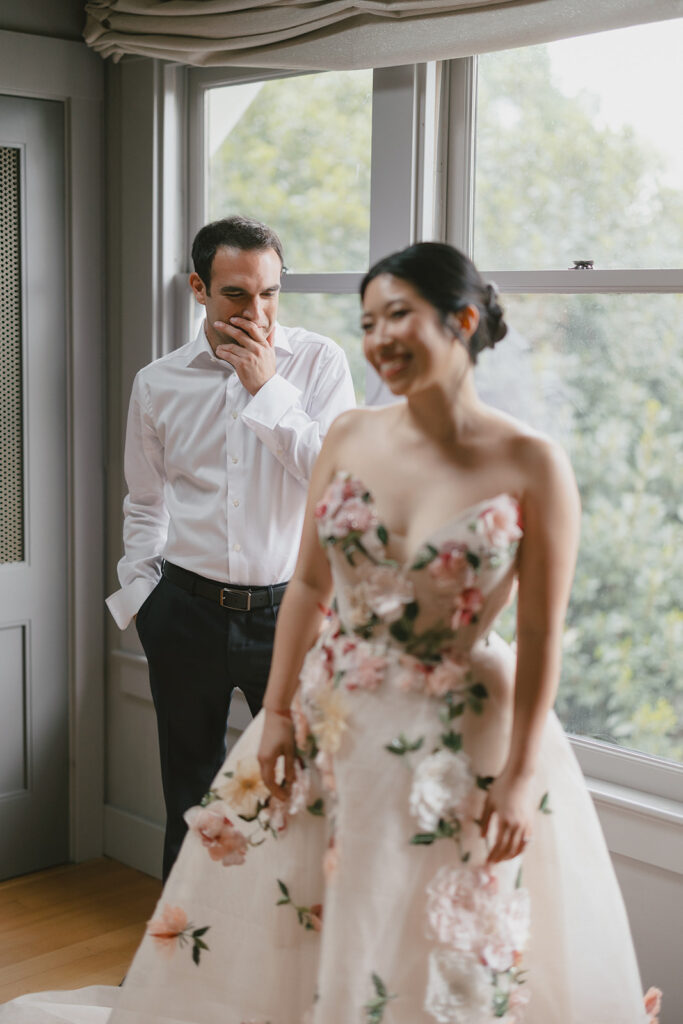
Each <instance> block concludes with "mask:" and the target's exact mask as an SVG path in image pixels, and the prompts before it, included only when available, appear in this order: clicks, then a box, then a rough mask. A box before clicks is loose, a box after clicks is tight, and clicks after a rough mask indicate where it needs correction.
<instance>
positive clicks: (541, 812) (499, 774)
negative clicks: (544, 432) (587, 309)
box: [0, 243, 659, 1024]
mask: <svg viewBox="0 0 683 1024" xmlns="http://www.w3.org/2000/svg"><path fill="white" fill-rule="evenodd" d="M361 295H362V300H363V314H362V317H363V319H362V327H363V343H364V349H365V355H366V357H367V359H368V360H369V362H370V363H371V365H372V366H373V367H374V368H375V369H376V370H377V372H378V373H379V375H380V377H381V378H382V379H383V381H384V382H385V383H386V384H387V385H388V386H389V388H390V389H391V391H392V392H393V393H394V395H396V396H400V397H402V398H403V399H404V400H403V401H402V402H399V403H397V404H394V405H391V406H388V407H385V408H380V409H362V410H355V411H353V412H350V413H346V414H344V415H343V416H341V417H340V418H339V419H338V420H337V421H336V422H335V424H334V425H333V427H332V429H331V430H330V432H329V434H328V436H327V438H326V441H325V444H324V446H323V450H322V452H321V454H320V457H319V459H318V462H317V465H316V468H315V472H314V475H313V479H312V481H311V487H310V493H309V499H308V508H307V514H306V521H305V526H304V532H303V537H302V541H301V549H300V554H299V560H298V564H297V569H296V572H295V575H294V577H293V579H292V582H291V584H290V585H289V588H288V590H287V594H286V597H285V600H284V602H283V605H282V609H281V612H280V616H279V620H278V627H277V634H276V642H275V650H274V657H273V667H272V670H271V676H270V680H269V683H268V688H267V691H266V696H265V701H264V711H263V712H261V714H259V716H258V717H257V718H256V719H255V721H254V722H253V723H252V725H251V726H250V727H249V728H248V729H247V731H246V732H245V733H244V735H243V736H242V737H241V739H240V741H239V742H238V744H237V746H236V747H235V749H234V750H233V751H232V753H231V755H230V756H229V758H228V760H227V762H226V763H225V765H224V766H223V768H222V769H221V771H220V772H219V774H218V776H217V777H216V779H215V781H214V784H213V786H212V788H211V790H210V791H209V792H208V793H207V794H206V796H205V798H204V800H203V801H202V805H201V806H199V807H194V808H191V809H190V810H189V811H188V813H187V821H188V824H189V826H190V831H189V833H188V836H187V838H186V840H185V843H184V845H183V848H182V851H181V854H180V857H179V859H178V861H177V862H176V865H175V867H174V869H173V871H172V874H171V876H170V878H169V880H168V882H167V884H166V887H165V889H164V892H163V894H162V897H161V900H160V902H159V905H158V907H157V909H156V912H155V914H154V916H153V918H152V920H151V921H150V923H149V925H148V928H147V934H146V936H145V938H144V940H143V942H142V944H141V946H140V948H139V950H138V953H137V955H136V957H135V960H134V963H133V965H132V967H131V970H130V971H129V974H128V976H127V978H126V981H125V983H124V985H123V987H122V988H121V989H120V990H111V989H105V988H100V987H95V988H92V989H85V990H81V991H79V992H75V993H74V992H71V993H69V992H67V993H43V994H40V995H37V996H36V995H34V996H26V997H22V998H21V999H18V1000H15V1001H14V1002H13V1003H9V1004H7V1005H6V1006H5V1007H4V1008H2V1009H0V1021H1V1022H2V1024H12V1022H22V1024H29V1022H30V1024H48V1022H49V1024H55V1022H75V1021H79V1022H82V1024H92V1022H95V1021H102V1022H104V1021H110V1024H179V1022H183V1024H219V1022H220V1024H303V1022H306V1024H356V1022H364V1024H433V1022H443V1024H496V1022H498V1024H500V1022H502V1024H617V1022H618V1024H647V1022H648V1021H649V1022H650V1024H652V1022H654V1021H656V1015H657V1013H658V1011H659V993H658V992H656V990H650V991H649V992H648V994H647V997H646V1000H645V1004H644V1002H643V996H642V991H641V985H640V979H639V976H638V968H637V965H636V960H635V955H634V951H633V947H632V943H631V938H630V933H629V927H628V922H627V919H626V915H625V911H624V907H623V903H622V900H621V895H620V893H619V890H618V886H617V883H616V880H615V877H614V873H613V870H612V867H611V863H610V859H609V855H608V852H607V849H606V847H605V843H604V840H603V838H602V835H601V832H600V828H599V824H598V821H597V817H596V814H595V811H594V809H593V806H592V803H591V800H590V797H589V795H588V792H587V790H586V787H585V784H584V782H583V779H582V776H581V772H580V770H579V768H578V765H577V763H576V761H575V759H574V757H573V755H572V752H571V749H570V746H569V743H568V741H567V739H566V737H565V736H564V734H563V732H562V729H561V727H560V725H559V723H558V721H557V719H556V717H555V715H554V713H553V712H552V710H551V709H552V705H553V701H554V697H555V693H556V689H557V685H558V680H559V675H560V652H561V639H562V629H563V621H564V616H565V611H566V607H567V602H568V598H569V591H570V586H571V580H572V575H573V571H574V562H575V557H576V550H577V543H578V532H579V515H580V510H579V500H578V495H577V489H576V485H575V482H574V478H573V474H572V471H571V468H570V466H569V464H568V462H567V459H566V457H565V456H564V454H563V453H562V451H561V450H560V449H558V447H557V446H556V445H554V444H553V443H552V442H550V441H549V440H547V439H546V438H544V437H542V436H540V435H539V434H537V433H534V432H533V431H531V430H530V429H529V428H527V427H526V426H525V425H523V424H522V423H519V422H516V421H515V420H513V419H511V418H510V417H508V416H505V415H503V414H501V413H499V412H497V411H496V410H494V409H492V408H490V407H487V406H486V405H485V404H484V403H483V402H481V400H480V399H479V398H478V396H477V393H476V391H475V386H474V379H473V372H472V368H473V365H474V363H475V362H476V359H477V355H478V353H479V352H480V351H481V350H482V348H484V347H486V346H493V345H495V344H496V343H497V342H498V341H499V340H500V339H501V338H502V337H503V336H504V335H505V332H506V326H505V323H504V320H503V312H502V309H501V307H500V305H499V304H498V301H497V298H496V293H495V290H494V288H493V287H492V286H491V285H486V284H485V283H484V282H483V281H482V279H481V277H480V276H479V274H478V272H477V270H476V269H475V267H474V266H473V264H472V263H471V262H470V261H469V260H468V259H467V258H466V257H465V256H463V255H462V254H461V253H459V252H457V251H456V250H454V249H452V248H450V247H449V246H446V245H442V244H438V243H421V244H418V245H413V246H411V247H409V248H408V249H405V250H403V251H402V252H399V253H395V254H394V255H392V256H389V257H387V258H386V259H384V260H382V261H380V262H379V263H378V264H376V265H375V266H374V267H373V268H372V269H371V270H370V271H369V273H368V274H367V275H366V277H365V279H364V281H363V283H362V287H361ZM516 584H518V588H519V597H518V625H517V649H516V651H513V650H512V649H510V648H509V647H508V646H507V645H506V644H505V643H504V642H503V641H502V640H501V639H500V638H499V637H498V636H497V634H496V633H495V632H494V631H493V625H494V622H495V619H496V617H497V616H498V615H499V613H500V612H501V610H502V609H503V607H504V606H505V605H506V604H507V603H508V602H509V600H510V597H511V593H512V590H513V588H514V587H515V585H516ZM190 682H191V681H190ZM111 1007H113V1011H112V1012H111V1014H110V1008H111Z"/></svg>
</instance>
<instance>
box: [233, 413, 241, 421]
mask: <svg viewBox="0 0 683 1024" xmlns="http://www.w3.org/2000/svg"><path fill="white" fill-rule="evenodd" d="M238 415H239V414H238V413H236V412H233V414H232V418H233V419H234V420H236V419H237V416H238Z"/></svg>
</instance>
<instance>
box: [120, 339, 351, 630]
mask: <svg viewBox="0 0 683 1024" xmlns="http://www.w3.org/2000/svg"><path fill="white" fill-rule="evenodd" d="M273 344H274V349H275V356H276V367H277V370H276V373H275V375H274V376H273V377H271V379H270V380H269V381H267V382H266V383H265V384H264V385H263V386H262V387H261V388H260V390H259V391H257V393H256V394H255V395H253V396H252V395H250V394H249V392H248V391H247V390H246V388H245V387H244V386H243V385H242V383H241V381H240V379H239V377H238V376H237V373H236V372H235V370H234V368H233V367H232V366H231V365H230V364H229V363H227V362H225V361H224V360H222V359H218V358H217V357H216V356H215V355H214V353H213V351H212V349H211V346H210V345H209V343H208V341H207V339H206V335H205V333H204V324H203V323H202V325H201V327H200V329H199V332H198V334H197V337H196V339H195V340H194V341H193V342H190V343H189V344H187V345H184V346H183V347H182V348H180V349H177V350H176V351H174V352H170V353H169V354H168V355H166V356H163V357H162V358H161V359H157V360H155V362H153V363H150V364H149V366H145V367H144V368H143V369H142V370H140V372H139V373H138V374H137V376H136V378H135V381H134V384H133V391H132V394H131V400H130V409H129V413H128V427H127V431H126V449H125V462H124V470H125V476H126V483H127V484H128V495H127V496H126V498H125V500H124V503H123V511H124V525H123V541H124V549H125V555H124V556H123V558H122V559H121V561H120V562H119V564H118V575H119V580H120V583H121V589H120V590H118V591H116V593H115V594H112V595H111V597H108V598H107V606H108V608H109V610H110V612H111V613H112V615H113V616H114V619H115V620H116V623H117V625H118V626H119V627H120V628H121V629H125V627H126V626H127V625H128V623H129V622H130V620H131V618H132V617H133V615H134V614H135V613H136V612H137V610H138V608H139V607H140V606H141V605H142V603H143V602H144V600H145V599H146V597H147V596H148V595H149V594H150V593H151V592H152V590H153V589H154V587H155V586H156V584H157V583H158V581H159V577H160V574H161V563H162V559H163V558H165V559H167V560H168V561H169V562H174V563H175V564H176V565H180V566H182V567H183V568H184V569H189V570H191V571H192V572H196V573H199V575H200V576H207V577H209V578H210V579H213V580H219V581H221V582H225V583H238V584H248V585H251V586H258V585H268V584H275V583H282V582H285V581H286V580H288V579H289V578H290V576H291V575H292V572H293V570H294V566H295V563H296V556H297V553H298V547H299V539H300V534H301V527H302V523H303V515H304V508H305V503H306V491H307V487H308V481H309V479H310V475H311V470H312V468H313V463H314V462H315V459H316V456H317V455H318V452H319V451H320V446H321V444H322V439H323V437H324V435H325V433H326V432H327V430H328V428H329V426H330V424H331V423H332V420H334V419H335V417H336V416H338V415H339V413H341V412H343V411H344V410H345V409H350V408H352V407H353V406H354V405H355V398H354V392H353V384H352V382H351V374H350V371H349V366H348V363H347V360H346V356H345V355H344V352H343V350H342V349H341V348H340V347H339V346H338V345H337V344H335V342H333V341H331V340H330V339H329V338H325V337H323V336H322V335H320V334H313V333H312V332H311V331H307V330H304V329H303V328H301V327H291V328H290V327H283V326H282V325H280V324H276V326H275V334H274V339H273Z"/></svg>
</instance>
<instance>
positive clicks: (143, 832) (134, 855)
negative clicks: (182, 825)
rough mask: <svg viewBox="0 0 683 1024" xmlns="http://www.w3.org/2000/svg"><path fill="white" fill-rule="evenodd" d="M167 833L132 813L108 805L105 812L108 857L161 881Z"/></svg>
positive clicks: (105, 843) (105, 848)
mask: <svg viewBox="0 0 683 1024" xmlns="http://www.w3.org/2000/svg"><path fill="white" fill-rule="evenodd" d="M163 852H164V829H163V827H162V826H161V825H157V824H155V823H154V822H152V821H146V820H145V819H144V818H139V817H138V816H137V815H135V814H131V813H130V811H122V810H121V808H120V807H113V806H112V805H111V804H106V805H105V808H104V853H105V855H106V856H107V857H113V858H114V860H118V861H121V863H122V864H127V865H128V866H129V867H131V868H136V869H137V870H138V871H143V872H144V873H145V874H146V875H151V876H152V877H153V878H161V862H162V858H163Z"/></svg>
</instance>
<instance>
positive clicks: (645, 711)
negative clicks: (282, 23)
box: [190, 19, 683, 796]
mask: <svg viewBox="0 0 683 1024" xmlns="http://www.w3.org/2000/svg"><path fill="white" fill-rule="evenodd" d="M681 50H683V19H681V20H678V21H666V22H660V23H655V24H652V25H645V26H637V27H635V28H630V29H623V30H619V31H614V32H606V33H600V34H596V35H592V36H585V37H580V38H577V39H568V40H562V41H559V42H554V43H551V44H548V45H545V46H533V47H527V48H518V49H515V50H513V51H501V52H497V53H492V54H488V55H485V56H483V57H481V58H478V59H477V58H467V59H461V60H454V61H450V62H439V63H436V64H430V65H427V66H420V67H415V68H387V69H382V70H379V71H375V72H374V73H372V74H370V73H369V72H343V73H338V72H335V73H320V74H313V75H290V76H285V75H283V74H275V73H272V74H266V73H260V74H259V75H258V77H257V76H256V75H254V74H252V73H249V72H247V71H239V72H238V71H233V72H230V73H229V74H228V72H227V71H225V70H223V71H220V72H219V71H199V70H196V71H193V72H192V73H191V117H190V123H191V126H194V129H195V133H196V134H195V136H194V143H193V144H192V145H191V151H192V152H194V153H195V155H196V154H198V156H197V155H196V156H195V162H194V166H193V168H191V174H190V196H191V202H192V203H194V207H193V210H192V212H191V216H190V228H191V233H192V232H193V231H194V230H196V229H197V227H199V225H200V224H201V223H203V222H204V221H205V220H207V219H208V218H210V217H215V216H221V215H223V214H225V213H227V212H229V211H231V210H236V209H239V210H240V211H242V212H247V213H253V214H254V215H255V216H257V217H259V218H260V219H264V220H267V221H268V222H269V223H272V224H273V226H274V227H276V229H278V230H279V231H280V232H281V234H282V236H283V241H284V244H285V252H286V258H287V262H288V264H289V266H290V273H288V275H287V276H286V278H285V283H284V292H283V295H282V299H281V317H282V320H283V322H285V323H292V324H293V323H295V322H301V323H304V324H307V325H311V326H313V327H314V328H317V329H318V330H321V331H323V332H324V333H327V334H329V335H330V336H331V337H333V338H335V339H336V340H337V341H338V342H339V343H340V344H342V345H343V346H344V348H345V350H346V352H347V354H348V357H349V361H350V363H351V367H352V371H353V376H354V382H355V385H356V390H357V395H358V398H359V400H360V401H362V400H363V398H365V400H366V401H369V402H372V401H377V400H378V398H379V399H385V398H386V392H384V393H383V392H382V391H381V389H380V388H379V387H378V382H377V379H376V378H374V375H373V374H372V372H371V371H368V370H367V368H366V367H365V365H364V360H363V357H362V353H361V348H360V331H359V327H358V320H359V306H358V299H357V288H358V283H359V280H360V276H361V273H362V272H363V271H364V270H365V268H366V266H367V265H368V263H371V262H373V261H374V260H375V259H377V258H379V257H380V256H383V255H385V254H386V253H388V252H390V251H392V250H394V249H396V248H399V247H402V246H403V245H405V244H407V243H408V242H409V241H411V240H412V239H415V238H446V239H447V240H448V241H451V242H452V243H453V244H455V245H458V246H460V247H461V248H465V249H466V250H468V251H470V252H472V253H473V255H474V259H475V261H476V263H477V265H478V266H479V267H480V269H481V270H482V271H483V273H484V275H485V276H487V277H493V279H494V280H496V281H497V283H498V285H499V287H500V289H501V292H502V293H503V301H504V303H505V305H506V306H507V310H508V322H509V324H510V325H511V330H510V335H509V337H508V338H507V339H506V340H505V342H504V343H503V344H502V345H501V346H499V347H497V348H496V351H495V352H494V353H492V352H485V353H484V354H483V356H482V358H481V361H480V365H479V367H478V369H477V378H478V382H479V387H480V390H481V392H482V393H483V395H484V397H486V398H488V399H489V400H490V401H491V402H492V403H493V404H497V405H500V406H502V407H503V408H507V409H509V411H511V412H512V413H513V414H515V415H517V416H520V417H521V418H523V419H526V420H528V421H529V422H531V423H532V424H533V425H535V426H537V427H538V428H540V429H541V430H544V431H546V432H548V433H550V434H551V435H553V436H555V437H556V438H557V439H558V440H559V441H560V442H561V443H562V444H563V446H564V447H565V448H566V449H567V450H568V452H569V454H570V456H571V458H572V461H573V464H574V467H575V470H576V473H577V478H578V481H579V487H580V490H581V493H582V501H583V533H582V546H581V553H580V558H579V563H578V568H577V575H576V582H575V586H574V590H573V597H572V602H571V605H570V610H569V617H568V624H567V631H566V637H565V659H564V672H563V680H562V685H561V688H560V695H559V700H558V711H559V714H560V717H561V719H562V721H563V723H564V725H565V727H566V728H567V729H568V730H569V731H570V732H572V733H574V734H575V735H576V737H577V739H576V748H577V751H578V752H579V754H580V756H581V757H582V761H583V762H584V763H586V761H585V758H584V757H583V755H584V754H586V752H588V754H590V758H592V760H590V765H589V771H590V773H592V774H596V772H597V769H596V764H599V765H600V770H599V774H601V775H602V777H603V778H605V779H610V777H611V781H614V782H620V781H623V782H624V784H626V785H636V786H637V788H642V789H650V791H651V792H653V793H655V792H659V793H660V794H661V795H670V796H676V794H677V793H680V772H681V769H680V767H678V766H677V764H676V762H681V761H683V674H682V673H681V671H680V668H678V666H679V665H681V664H683V613H682V612H681V608H682V607H683V600H682V598H683V590H682V584H681V579H683V573H682V570H683V555H682V554H681V552H683V528H682V524H683V505H682V504H681V500H682V499H681V493H682V490H681V484H682V483H683V479H682V471H681V468H680V454H679V453H680V445H681V431H680V422H681V410H680V396H681V394H682V393H683V389H682V387H681V385H682V384H683V330H682V328H681V324H682V323H683V270H681V269H680V268H681V266H682V265H683V251H682V245H681V239H683V188H682V187H681V181H682V180H683V173H682V172H683V136H682V135H681V133H680V131H679V130H678V128H677V125H676V123H675V120H674V118H672V116H671V101H672V98H674V97H676V96H679V95H681V94H682V93H683V65H681V63H680V61H679V60H678V55H679V54H680V52H681ZM230 76H232V77H230ZM663 98H666V100H667V102H663ZM574 261H593V266H594V269H592V270H588V269H579V270H573V269H569V268H571V267H572V265H573V263H574ZM508 615H509V618H508V623H507V628H508V629H509V631H512V630H513V629H514V615H513V611H512V610H511V611H510V612H509V613H508ZM619 748H621V749H619ZM630 751H634V752H635V753H630ZM588 754H586V756H588ZM596 759H597V760H596ZM608 762H609V764H613V765H618V766H621V767H620V768H619V770H618V771H617V770H615V772H614V773H613V774H612V775H611V776H610V771H611V770H607V768H605V765H606V764H607V763H608ZM634 765H636V766H637V772H638V773H639V775H638V781H637V782H634V781H633V780H634V776H633V775H632V774H629V773H630V772H631V769H632V768H633V766H634ZM622 769H623V770H622ZM648 772H650V773H651V774H650V775H648ZM658 773H659V774H658ZM646 776H647V777H648V778H649V779H654V781H649V782H643V779H644V778H645V777H646ZM665 778H666V779H668V780H669V782H664V783H662V784H661V786H660V781H661V780H662V779H665ZM672 780H673V781H672ZM669 783H670V784H669Z"/></svg>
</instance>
